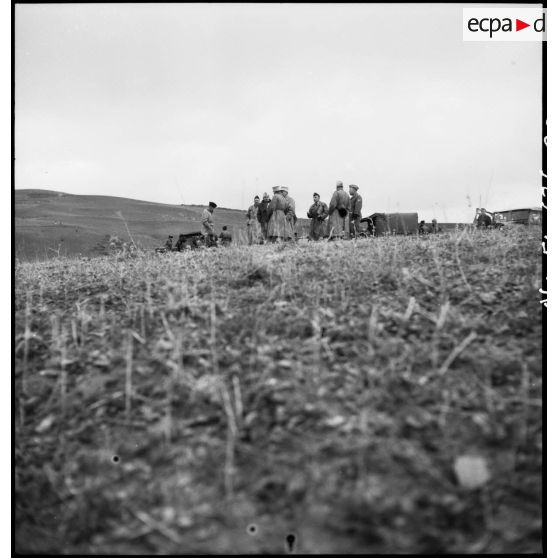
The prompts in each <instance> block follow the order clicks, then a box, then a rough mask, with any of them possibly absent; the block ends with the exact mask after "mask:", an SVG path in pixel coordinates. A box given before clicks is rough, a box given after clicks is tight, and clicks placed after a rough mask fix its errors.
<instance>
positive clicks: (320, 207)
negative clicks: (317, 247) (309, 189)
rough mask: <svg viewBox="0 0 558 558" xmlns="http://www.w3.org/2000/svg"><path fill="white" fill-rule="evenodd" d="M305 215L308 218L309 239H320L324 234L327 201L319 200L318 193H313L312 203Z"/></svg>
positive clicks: (325, 229)
mask: <svg viewBox="0 0 558 558" xmlns="http://www.w3.org/2000/svg"><path fill="white" fill-rule="evenodd" d="M306 215H308V218H309V219H310V233H309V237H310V240H320V238H323V237H324V236H326V235H327V223H326V219H327V216H328V207H327V203H325V202H323V201H320V194H317V193H314V203H313V204H312V205H311V206H310V209H309V210H308V213H307V214H306Z"/></svg>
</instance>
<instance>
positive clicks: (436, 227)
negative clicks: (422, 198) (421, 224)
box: [430, 219, 442, 234]
mask: <svg viewBox="0 0 558 558" xmlns="http://www.w3.org/2000/svg"><path fill="white" fill-rule="evenodd" d="M430 232H432V233H434V234H436V233H441V232H442V227H440V225H438V221H437V220H436V219H432V225H430Z"/></svg>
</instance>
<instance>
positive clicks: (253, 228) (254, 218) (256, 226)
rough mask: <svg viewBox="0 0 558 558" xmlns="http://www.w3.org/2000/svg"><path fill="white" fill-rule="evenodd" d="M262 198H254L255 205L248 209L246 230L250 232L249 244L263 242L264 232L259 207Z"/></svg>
mask: <svg viewBox="0 0 558 558" xmlns="http://www.w3.org/2000/svg"><path fill="white" fill-rule="evenodd" d="M259 205H260V196H256V197H255V198H254V203H253V204H252V205H251V206H250V207H249V208H248V212H247V213H246V230H247V232H248V244H254V243H261V242H263V238H262V231H261V228H260V223H259V221H258V207H259Z"/></svg>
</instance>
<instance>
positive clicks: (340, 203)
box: [329, 180, 351, 240]
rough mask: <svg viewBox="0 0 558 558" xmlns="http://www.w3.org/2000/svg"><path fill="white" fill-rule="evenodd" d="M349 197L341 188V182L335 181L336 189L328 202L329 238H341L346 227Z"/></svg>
mask: <svg viewBox="0 0 558 558" xmlns="http://www.w3.org/2000/svg"><path fill="white" fill-rule="evenodd" d="M350 202H351V199H350V198H349V194H347V192H345V190H343V182H341V181H340V180H339V181H338V182H337V189H336V190H335V192H333V196H332V197H331V202H330V203H329V233H330V239H331V240H336V239H338V238H343V237H344V236H345V233H348V231H346V229H347V215H348V209H347V208H348V207H349V205H350Z"/></svg>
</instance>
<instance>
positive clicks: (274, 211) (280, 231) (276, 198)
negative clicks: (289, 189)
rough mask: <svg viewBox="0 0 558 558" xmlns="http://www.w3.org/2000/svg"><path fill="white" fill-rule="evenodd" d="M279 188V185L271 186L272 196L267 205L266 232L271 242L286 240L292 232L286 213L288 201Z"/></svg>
mask: <svg viewBox="0 0 558 558" xmlns="http://www.w3.org/2000/svg"><path fill="white" fill-rule="evenodd" d="M281 188H282V187H281V186H273V198H272V200H271V202H270V203H269V205H268V207H267V213H268V216H269V223H268V226H267V234H268V238H269V240H270V241H271V242H277V241H278V240H287V239H288V238H290V235H291V234H292V233H291V229H290V226H289V225H288V223H287V215H286V213H287V211H288V207H289V202H288V201H287V199H286V198H285V196H284V195H283V193H282V191H281Z"/></svg>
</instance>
